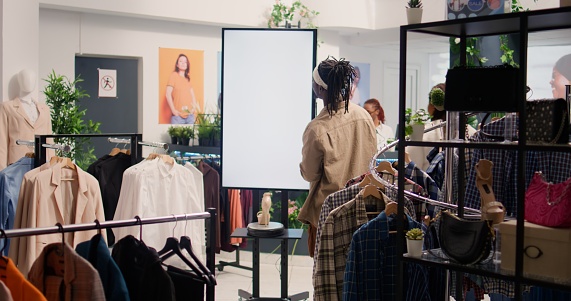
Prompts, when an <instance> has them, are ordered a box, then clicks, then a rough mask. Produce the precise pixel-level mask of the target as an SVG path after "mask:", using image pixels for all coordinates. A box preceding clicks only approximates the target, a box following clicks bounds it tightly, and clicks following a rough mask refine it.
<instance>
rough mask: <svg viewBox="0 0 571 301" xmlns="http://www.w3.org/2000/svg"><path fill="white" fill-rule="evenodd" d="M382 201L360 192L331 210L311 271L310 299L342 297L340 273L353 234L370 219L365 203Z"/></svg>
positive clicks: (342, 270)
mask: <svg viewBox="0 0 571 301" xmlns="http://www.w3.org/2000/svg"><path fill="white" fill-rule="evenodd" d="M383 197H385V196H384V195H383ZM387 199H388V198H387ZM384 202H385V200H379V199H377V198H375V197H363V194H362V192H360V193H359V194H357V196H356V197H355V199H353V200H351V201H349V202H347V203H345V204H344V205H342V206H340V207H338V208H337V209H335V210H333V211H331V213H330V214H329V216H328V217H327V219H326V220H325V223H324V224H323V229H322V233H321V242H320V243H319V252H318V254H319V256H317V262H316V265H315V272H314V273H313V288H314V291H313V300H315V301H320V300H323V301H336V300H342V294H343V275H344V274H345V264H346V262H347V254H348V253H349V246H350V244H351V238H352V237H353V233H355V231H357V229H359V227H360V226H361V225H363V224H365V223H367V222H368V221H369V220H368V219H367V211H366V209H365V205H369V204H371V205H376V206H378V207H379V206H384Z"/></svg>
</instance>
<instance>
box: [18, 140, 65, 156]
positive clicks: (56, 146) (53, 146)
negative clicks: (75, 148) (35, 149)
mask: <svg viewBox="0 0 571 301" xmlns="http://www.w3.org/2000/svg"><path fill="white" fill-rule="evenodd" d="M16 144H17V145H26V146H36V142H35V141H32V140H20V139H18V140H16ZM42 147H45V148H50V149H57V150H60V151H62V152H65V153H69V152H70V151H71V146H69V145H65V144H48V143H44V144H42Z"/></svg>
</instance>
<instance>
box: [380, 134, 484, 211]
mask: <svg viewBox="0 0 571 301" xmlns="http://www.w3.org/2000/svg"><path fill="white" fill-rule="evenodd" d="M444 126H446V124H445V123H441V124H438V125H435V126H432V127H430V128H427V129H425V130H424V132H425V133H427V132H429V131H433V130H435V129H438V128H441V127H444ZM398 142H399V140H398V139H397V140H395V141H393V142H391V143H389V144H388V145H385V146H384V147H382V148H381V149H380V150H379V151H378V152H377V153H376V154H375V155H374V156H373V158H372V160H371V162H369V171H370V173H371V175H372V176H373V177H374V178H375V179H376V180H378V181H379V182H381V183H382V184H383V185H384V186H385V188H388V189H392V190H394V191H396V190H397V189H398V186H397V185H395V184H393V183H390V182H388V181H386V180H385V179H383V178H382V177H379V176H378V175H377V172H376V170H375V168H376V167H377V164H376V163H377V160H376V159H377V158H378V157H379V156H380V155H382V154H383V153H384V152H386V151H388V150H389V149H391V148H393V147H395V146H396V145H397V144H398ZM448 161H450V160H448ZM448 161H447V164H448ZM448 190H449V191H450V190H451V188H449V189H448ZM404 194H405V195H406V196H408V197H410V198H413V199H415V200H417V201H420V202H424V203H427V204H430V205H434V206H439V207H443V208H446V209H451V210H455V211H457V210H458V205H455V204H451V203H445V202H440V201H437V200H433V199H429V198H426V197H423V196H420V195H418V194H416V193H413V192H410V191H406V190H404ZM464 211H465V212H466V213H471V214H478V215H479V214H481V212H480V210H478V209H473V208H468V207H466V208H464Z"/></svg>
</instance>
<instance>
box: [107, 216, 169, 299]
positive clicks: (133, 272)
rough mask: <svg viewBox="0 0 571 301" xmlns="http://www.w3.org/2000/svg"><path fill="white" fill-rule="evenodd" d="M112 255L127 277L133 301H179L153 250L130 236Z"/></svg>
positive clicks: (114, 249) (125, 238)
mask: <svg viewBox="0 0 571 301" xmlns="http://www.w3.org/2000/svg"><path fill="white" fill-rule="evenodd" d="M145 227H148V226H145ZM111 256H112V257H113V259H114V260H115V262H116V263H117V265H118V266H119V269H120V270H121V273H122V274H123V277H124V278H125V283H126V284H127V289H128V290H129V297H130V299H131V300H133V301H175V300H176V298H175V289H174V285H173V282H172V280H171V278H170V277H169V275H168V274H167V273H166V272H165V270H164V269H163V267H162V266H161V260H160V258H159V256H158V254H157V252H156V251H155V250H154V249H150V248H148V247H147V246H146V245H145V243H143V242H141V241H139V240H137V239H136V238H135V237H133V236H132V235H127V236H125V237H124V238H122V239H120V240H118V241H117V243H115V246H114V247H113V251H112V252H111Z"/></svg>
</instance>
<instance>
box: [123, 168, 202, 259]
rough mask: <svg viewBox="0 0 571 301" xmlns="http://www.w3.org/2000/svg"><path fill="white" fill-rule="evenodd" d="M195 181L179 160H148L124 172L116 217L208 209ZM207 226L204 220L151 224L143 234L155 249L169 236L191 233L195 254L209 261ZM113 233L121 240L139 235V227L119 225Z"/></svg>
mask: <svg viewBox="0 0 571 301" xmlns="http://www.w3.org/2000/svg"><path fill="white" fill-rule="evenodd" d="M195 183H196V181H195V179H194V176H193V173H192V172H191V171H190V170H189V169H187V168H186V167H184V166H182V165H180V164H178V163H167V162H165V161H163V160H162V159H161V158H155V159H153V160H144V161H142V162H141V163H139V164H136V165H133V166H132V167H130V168H128V169H127V170H126V171H125V172H124V173H123V183H122V185H121V193H120V196H119V200H118V203H117V209H116V210H115V215H114V219H115V220H121V219H132V218H133V217H134V216H137V215H138V216H140V217H142V218H144V217H155V216H168V215H172V214H175V215H177V214H190V213H199V212H204V200H199V199H197V197H196V196H197V193H196V190H197V189H199V188H197V187H196V185H195ZM204 229H205V227H204V220H203V219H200V220H190V221H188V222H180V221H179V222H178V223H176V224H169V223H162V224H154V225H148V226H145V228H144V231H143V233H142V234H143V241H144V242H145V244H147V245H148V246H150V247H153V248H155V249H160V248H161V247H162V246H163V245H164V241H165V238H166V237H170V236H174V237H181V236H185V235H187V236H189V237H190V238H191V240H192V245H193V250H194V253H195V254H196V255H197V256H198V257H199V258H200V260H201V261H202V262H205V258H206V256H205V248H204V247H202V246H205V244H206V243H205V235H204ZM113 233H114V234H115V239H116V240H119V239H121V238H123V237H126V236H128V235H132V236H139V228H138V227H123V228H115V229H113Z"/></svg>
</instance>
